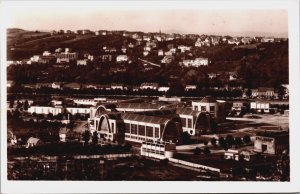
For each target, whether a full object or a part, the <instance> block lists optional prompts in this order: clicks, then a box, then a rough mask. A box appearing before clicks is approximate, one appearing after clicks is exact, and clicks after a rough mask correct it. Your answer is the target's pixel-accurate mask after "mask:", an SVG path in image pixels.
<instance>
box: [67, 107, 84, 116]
mask: <svg viewBox="0 0 300 194" xmlns="http://www.w3.org/2000/svg"><path fill="white" fill-rule="evenodd" d="M66 110H67V111H68V112H69V113H71V114H72V115H75V114H77V113H78V114H90V108H89V107H67V108H66Z"/></svg>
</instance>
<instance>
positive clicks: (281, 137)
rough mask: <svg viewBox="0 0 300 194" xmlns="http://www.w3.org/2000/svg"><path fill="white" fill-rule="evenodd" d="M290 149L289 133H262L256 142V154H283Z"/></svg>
mask: <svg viewBox="0 0 300 194" xmlns="http://www.w3.org/2000/svg"><path fill="white" fill-rule="evenodd" d="M288 147H289V134H288V132H287V131H278V130H277V131H266V130H265V131H262V132H259V133H258V134H257V135H256V137H255V140H254V152H258V153H262V154H270V155H278V154H281V153H282V152H283V151H284V150H287V149H288Z"/></svg>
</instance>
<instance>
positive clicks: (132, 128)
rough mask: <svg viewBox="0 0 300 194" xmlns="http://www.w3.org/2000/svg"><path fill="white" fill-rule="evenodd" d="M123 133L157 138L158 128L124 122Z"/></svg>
mask: <svg viewBox="0 0 300 194" xmlns="http://www.w3.org/2000/svg"><path fill="white" fill-rule="evenodd" d="M125 133H131V134H135V135H141V136H147V137H153V135H154V137H155V138H159V128H158V127H150V126H144V125H136V124H130V123H125Z"/></svg>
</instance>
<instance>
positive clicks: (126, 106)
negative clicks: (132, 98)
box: [116, 103, 163, 109]
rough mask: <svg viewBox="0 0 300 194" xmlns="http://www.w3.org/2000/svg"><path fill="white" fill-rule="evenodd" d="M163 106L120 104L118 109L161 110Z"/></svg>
mask: <svg viewBox="0 0 300 194" xmlns="http://www.w3.org/2000/svg"><path fill="white" fill-rule="evenodd" d="M162 106H163V105H162V104H150V103H119V104H116V107H117V108H128V109H130V108H131V109H160V108H161V107H162Z"/></svg>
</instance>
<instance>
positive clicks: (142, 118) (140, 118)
mask: <svg viewBox="0 0 300 194" xmlns="http://www.w3.org/2000/svg"><path fill="white" fill-rule="evenodd" d="M122 119H124V120H131V121H137V122H145V123H152V124H165V123H166V122H167V121H170V120H171V119H168V118H163V117H155V116H146V115H140V114H133V113H123V114H122Z"/></svg>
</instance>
